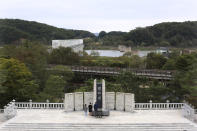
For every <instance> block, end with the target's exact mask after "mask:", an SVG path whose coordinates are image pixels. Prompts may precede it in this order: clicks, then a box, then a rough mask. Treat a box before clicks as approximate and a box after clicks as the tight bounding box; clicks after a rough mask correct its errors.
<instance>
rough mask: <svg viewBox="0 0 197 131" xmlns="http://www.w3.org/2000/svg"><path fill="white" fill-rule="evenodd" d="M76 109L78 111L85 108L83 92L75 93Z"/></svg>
mask: <svg viewBox="0 0 197 131" xmlns="http://www.w3.org/2000/svg"><path fill="white" fill-rule="evenodd" d="M75 110H76V111H81V110H83V92H76V93H75Z"/></svg>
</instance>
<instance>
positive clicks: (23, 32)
mask: <svg viewBox="0 0 197 131" xmlns="http://www.w3.org/2000/svg"><path fill="white" fill-rule="evenodd" d="M86 37H95V35H94V34H93V33H90V32H88V31H83V30H70V29H63V28H57V27H54V26H50V25H47V24H42V23H38V22H33V21H25V20H19V19H0V44H10V43H13V42H15V41H17V40H20V39H28V40H32V41H38V42H41V43H44V44H51V40H53V39H75V38H86Z"/></svg>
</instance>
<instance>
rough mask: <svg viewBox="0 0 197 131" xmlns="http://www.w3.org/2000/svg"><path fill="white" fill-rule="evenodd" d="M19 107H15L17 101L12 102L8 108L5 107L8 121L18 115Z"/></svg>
mask: <svg viewBox="0 0 197 131" xmlns="http://www.w3.org/2000/svg"><path fill="white" fill-rule="evenodd" d="M16 109H17V107H16V106H15V100H13V101H11V102H10V103H8V104H7V106H4V115H5V117H6V118H7V119H10V118H12V117H14V116H16V114H17V110H16Z"/></svg>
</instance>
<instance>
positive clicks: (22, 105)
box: [15, 100, 64, 109]
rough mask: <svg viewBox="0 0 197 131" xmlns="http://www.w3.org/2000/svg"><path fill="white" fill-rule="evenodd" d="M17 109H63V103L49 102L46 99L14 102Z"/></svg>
mask: <svg viewBox="0 0 197 131" xmlns="http://www.w3.org/2000/svg"><path fill="white" fill-rule="evenodd" d="M15 105H16V107H17V109H64V103H49V101H48V100H47V101H46V102H45V103H43V102H32V100H30V101H29V102H16V103H15Z"/></svg>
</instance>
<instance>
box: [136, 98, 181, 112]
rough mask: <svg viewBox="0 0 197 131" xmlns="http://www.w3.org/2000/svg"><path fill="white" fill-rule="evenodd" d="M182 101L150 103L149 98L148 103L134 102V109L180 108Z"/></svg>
mask: <svg viewBox="0 0 197 131" xmlns="http://www.w3.org/2000/svg"><path fill="white" fill-rule="evenodd" d="M183 106H184V103H169V101H166V103H152V101H151V100H150V101H149V103H135V110H150V109H151V110H167V109H174V110H177V109H182V108H183Z"/></svg>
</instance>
